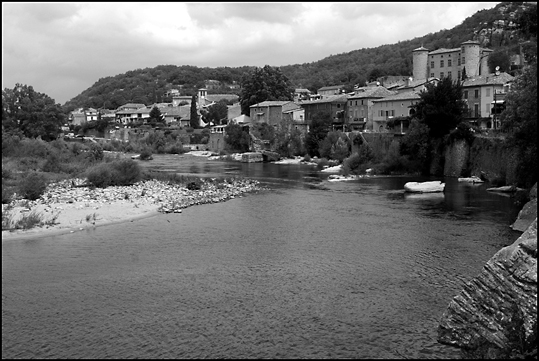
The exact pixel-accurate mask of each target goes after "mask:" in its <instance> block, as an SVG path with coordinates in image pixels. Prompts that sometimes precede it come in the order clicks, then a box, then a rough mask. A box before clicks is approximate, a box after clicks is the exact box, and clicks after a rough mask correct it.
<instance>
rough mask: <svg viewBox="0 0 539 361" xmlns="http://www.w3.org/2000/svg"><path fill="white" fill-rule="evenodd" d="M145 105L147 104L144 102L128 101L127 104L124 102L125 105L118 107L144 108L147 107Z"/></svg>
mask: <svg viewBox="0 0 539 361" xmlns="http://www.w3.org/2000/svg"><path fill="white" fill-rule="evenodd" d="M145 106H146V105H145V104H142V103H127V104H124V105H122V106H120V107H118V109H120V108H132V109H139V108H142V107H145Z"/></svg>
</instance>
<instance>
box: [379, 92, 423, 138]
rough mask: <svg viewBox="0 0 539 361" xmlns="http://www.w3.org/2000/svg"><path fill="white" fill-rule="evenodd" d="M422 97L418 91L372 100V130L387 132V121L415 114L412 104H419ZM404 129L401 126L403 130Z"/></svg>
mask: <svg viewBox="0 0 539 361" xmlns="http://www.w3.org/2000/svg"><path fill="white" fill-rule="evenodd" d="M420 99H421V97H420V96H419V93H418V92H417V91H409V92H406V93H397V94H394V95H390V96H387V97H385V98H380V99H373V100H372V103H373V105H372V114H373V117H372V123H373V127H372V130H373V131H374V132H380V133H383V132H387V122H388V121H389V120H390V119H393V118H397V117H408V116H410V115H413V114H414V112H413V109H412V108H411V107H412V105H415V104H417V102H419V100H420ZM401 125H402V123H401ZM402 131H403V129H402V128H401V132H402Z"/></svg>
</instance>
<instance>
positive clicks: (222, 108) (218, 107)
mask: <svg viewBox="0 0 539 361" xmlns="http://www.w3.org/2000/svg"><path fill="white" fill-rule="evenodd" d="M226 104H227V100H226V99H222V100H219V102H218V103H215V104H213V105H212V106H210V107H209V108H208V111H207V112H206V114H205V115H204V121H205V122H206V123H210V122H211V123H213V124H215V125H220V124H221V121H223V120H226V119H227V117H228V107H227V106H226Z"/></svg>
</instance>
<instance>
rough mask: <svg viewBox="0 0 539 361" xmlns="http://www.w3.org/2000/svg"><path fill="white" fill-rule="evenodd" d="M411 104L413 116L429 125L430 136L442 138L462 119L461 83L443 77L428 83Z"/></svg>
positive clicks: (463, 108)
mask: <svg viewBox="0 0 539 361" xmlns="http://www.w3.org/2000/svg"><path fill="white" fill-rule="evenodd" d="M419 96H420V97H421V99H420V100H419V102H417V103H416V104H414V105H413V106H412V109H413V110H414V111H415V112H414V114H415V117H416V118H418V119H419V121H420V122H422V123H423V124H425V125H427V126H428V127H429V133H430V136H431V137H432V138H442V137H443V136H444V135H446V134H448V133H449V132H450V131H451V130H453V129H455V128H456V126H457V124H459V123H460V122H461V121H462V119H463V114H464V113H465V110H466V103H465V102H464V101H463V100H462V84H461V83H460V82H459V81H457V82H453V81H452V80H451V79H449V78H443V79H442V80H440V81H439V82H438V84H433V83H429V84H427V85H426V90H424V91H422V92H421V93H420V94H419Z"/></svg>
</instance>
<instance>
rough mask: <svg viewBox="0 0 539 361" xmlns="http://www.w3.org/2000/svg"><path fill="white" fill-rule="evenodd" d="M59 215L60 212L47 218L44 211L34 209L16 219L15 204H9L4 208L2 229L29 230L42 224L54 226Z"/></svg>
mask: <svg viewBox="0 0 539 361" xmlns="http://www.w3.org/2000/svg"><path fill="white" fill-rule="evenodd" d="M59 215H60V212H58V213H56V214H53V216H52V217H50V218H49V219H46V218H45V216H44V215H43V213H41V212H37V211H35V210H33V211H30V212H28V213H25V214H23V215H22V216H21V217H20V218H19V219H16V217H15V215H14V214H13V206H8V207H6V208H4V209H3V210H2V231H14V230H17V229H22V230H28V229H31V228H35V227H41V226H53V225H55V224H57V220H58V216H59Z"/></svg>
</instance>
